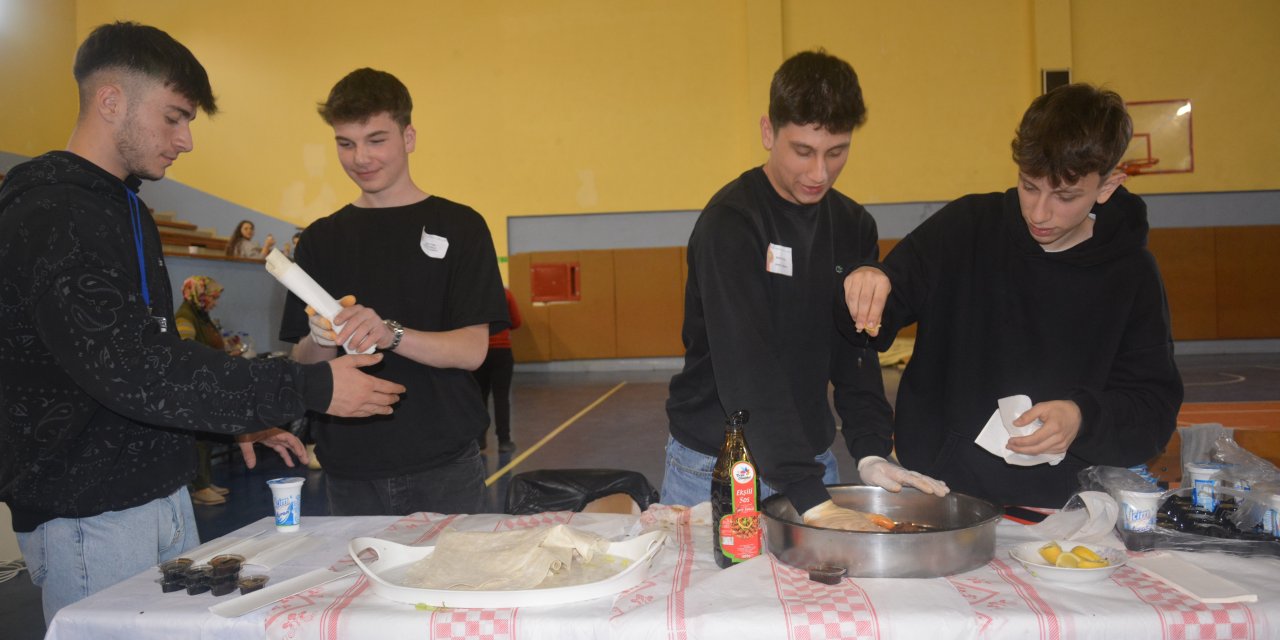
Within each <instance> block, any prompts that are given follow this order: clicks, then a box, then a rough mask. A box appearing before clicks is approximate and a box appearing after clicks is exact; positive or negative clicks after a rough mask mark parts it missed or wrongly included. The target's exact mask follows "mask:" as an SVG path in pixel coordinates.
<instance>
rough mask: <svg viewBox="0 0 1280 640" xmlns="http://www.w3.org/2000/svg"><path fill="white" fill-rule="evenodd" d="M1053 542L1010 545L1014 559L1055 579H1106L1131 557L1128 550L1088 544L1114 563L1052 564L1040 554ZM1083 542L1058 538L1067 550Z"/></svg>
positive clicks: (1056, 580) (1043, 576) (1059, 580)
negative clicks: (1082, 566) (1077, 566)
mask: <svg viewBox="0 0 1280 640" xmlns="http://www.w3.org/2000/svg"><path fill="white" fill-rule="evenodd" d="M1049 542H1051V541H1050V540H1041V541H1039V542H1024V543H1023V544H1020V545H1018V546H1016V547H1014V548H1012V549H1010V550H1009V555H1011V556H1013V559H1014V560H1017V561H1018V562H1021V563H1022V566H1024V567H1026V568H1027V571H1029V572H1031V575H1033V576H1035V577H1037V578H1042V579H1044V580H1050V581H1053V582H1068V583H1084V582H1098V581H1100V580H1106V579H1107V578H1109V577H1110V576H1111V574H1113V573H1115V571H1116V569H1119V568H1120V567H1123V566H1124V564H1125V563H1126V562H1128V561H1129V556H1127V555H1125V553H1124V551H1122V550H1120V549H1112V548H1110V547H1101V546H1097V545H1089V544H1086V545H1084V546H1086V547H1088V548H1089V549H1091V550H1092V551H1093V552H1094V553H1096V554H1098V555H1099V556H1102V558H1103V559H1105V560H1107V561H1108V562H1110V564H1109V565H1107V566H1105V567H1098V568H1096V569H1068V568H1066V567H1055V566H1053V565H1051V564H1049V562H1048V561H1047V560H1045V559H1044V556H1041V555H1040V547H1043V546H1044V545H1046V544H1049ZM1079 544H1081V543H1079V542H1072V541H1070V540H1059V541H1058V546H1060V547H1062V550H1063V551H1064V552H1066V551H1070V550H1072V549H1073V548H1075V547H1076V545H1079Z"/></svg>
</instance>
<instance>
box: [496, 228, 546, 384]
mask: <svg viewBox="0 0 1280 640" xmlns="http://www.w3.org/2000/svg"><path fill="white" fill-rule="evenodd" d="M530 257H531V254H528V253H519V254H515V255H512V256H509V257H508V259H507V260H508V262H507V274H508V275H507V280H508V286H510V287H511V296H512V297H514V298H515V300H516V305H517V306H519V307H520V318H521V320H523V322H524V324H523V325H522V326H521V327H520V328H519V329H516V330H515V331H512V332H511V353H512V355H513V356H515V359H516V362H546V361H548V360H550V359H551V325H550V324H548V321H547V307H546V306H545V305H537V306H534V304H533V303H532V302H531V301H530V296H531V292H530V289H529V265H530V264H532V260H530Z"/></svg>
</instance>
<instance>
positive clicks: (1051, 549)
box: [1040, 540, 1062, 564]
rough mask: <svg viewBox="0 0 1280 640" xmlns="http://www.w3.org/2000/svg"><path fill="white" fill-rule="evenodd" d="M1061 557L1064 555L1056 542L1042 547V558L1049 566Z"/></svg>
mask: <svg viewBox="0 0 1280 640" xmlns="http://www.w3.org/2000/svg"><path fill="white" fill-rule="evenodd" d="M1060 555H1062V547H1060V546H1058V542H1057V541H1056V540H1055V541H1053V542H1050V543H1049V544H1046V545H1044V546H1043V547H1040V557H1041V558H1044V559H1045V561H1046V562H1048V563H1049V564H1054V563H1056V562H1057V561H1058V556H1060Z"/></svg>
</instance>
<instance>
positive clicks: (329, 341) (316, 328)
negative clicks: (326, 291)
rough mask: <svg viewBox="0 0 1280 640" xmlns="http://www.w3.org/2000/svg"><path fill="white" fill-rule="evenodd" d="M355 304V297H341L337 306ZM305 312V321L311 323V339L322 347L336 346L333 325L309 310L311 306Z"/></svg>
mask: <svg viewBox="0 0 1280 640" xmlns="http://www.w3.org/2000/svg"><path fill="white" fill-rule="evenodd" d="M355 303H356V297H355V296H350V295H348V296H343V297H342V299H341V300H339V301H338V304H340V305H342V306H343V308H346V307H349V306H351V305H353V304H355ZM305 311H306V312H307V320H308V321H309V322H310V323H311V339H312V340H314V341H315V343H316V344H318V345H320V346H322V347H336V346H338V343H337V338H338V333H337V332H336V331H334V330H333V323H332V322H329V319H328V318H325V317H324V316H322V315H320V314H318V313H316V310H315V309H313V308H311V305H307V308H306V309H305Z"/></svg>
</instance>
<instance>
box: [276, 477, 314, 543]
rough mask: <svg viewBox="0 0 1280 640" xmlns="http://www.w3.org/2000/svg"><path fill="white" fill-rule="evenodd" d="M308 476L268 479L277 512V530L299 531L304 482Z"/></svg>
mask: <svg viewBox="0 0 1280 640" xmlns="http://www.w3.org/2000/svg"><path fill="white" fill-rule="evenodd" d="M306 481H307V479H306V478H276V479H274V480H268V481H267V486H268V487H271V502H272V503H273V505H274V507H275V512H276V531H280V532H284V533H288V532H293V531H297V530H298V527H299V526H301V522H302V483H303V482H306Z"/></svg>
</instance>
